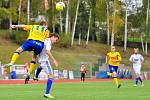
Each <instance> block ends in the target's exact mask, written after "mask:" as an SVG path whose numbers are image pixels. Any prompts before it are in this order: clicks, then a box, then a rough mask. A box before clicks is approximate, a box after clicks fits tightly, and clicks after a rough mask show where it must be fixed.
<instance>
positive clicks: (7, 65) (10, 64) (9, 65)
mask: <svg viewBox="0 0 150 100" xmlns="http://www.w3.org/2000/svg"><path fill="white" fill-rule="evenodd" d="M5 66H6V67H11V66H13V64H12V63H9V64H6V65H5Z"/></svg>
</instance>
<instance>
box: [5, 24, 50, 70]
mask: <svg viewBox="0 0 150 100" xmlns="http://www.w3.org/2000/svg"><path fill="white" fill-rule="evenodd" d="M12 28H22V29H23V30H26V31H29V36H28V38H27V40H26V41H25V42H24V43H23V44H22V46H20V47H19V48H18V49H17V50H16V51H15V52H14V54H13V56H12V58H11V61H10V63H9V64H8V65H7V66H12V65H13V64H14V63H15V62H16V60H17V59H18V57H19V55H20V54H21V53H22V52H24V51H33V52H34V54H33V56H32V60H31V62H30V69H29V73H32V72H33V70H34V69H35V64H36V58H37V55H38V54H40V53H41V51H42V49H43V48H44V39H45V38H47V37H49V31H48V29H47V22H46V21H41V22H40V25H12Z"/></svg>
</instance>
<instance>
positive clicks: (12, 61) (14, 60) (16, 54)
mask: <svg viewBox="0 0 150 100" xmlns="http://www.w3.org/2000/svg"><path fill="white" fill-rule="evenodd" d="M19 54H20V53H19V52H15V53H14V54H13V56H12V58H11V62H10V63H11V64H14V63H15V62H16V60H17V59H18V58H19Z"/></svg>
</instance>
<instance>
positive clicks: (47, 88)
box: [45, 78, 53, 94]
mask: <svg viewBox="0 0 150 100" xmlns="http://www.w3.org/2000/svg"><path fill="white" fill-rule="evenodd" d="M52 83H53V80H52V79H51V78H48V80H47V85H46V92H45V94H49V93H50V89H51V86H52Z"/></svg>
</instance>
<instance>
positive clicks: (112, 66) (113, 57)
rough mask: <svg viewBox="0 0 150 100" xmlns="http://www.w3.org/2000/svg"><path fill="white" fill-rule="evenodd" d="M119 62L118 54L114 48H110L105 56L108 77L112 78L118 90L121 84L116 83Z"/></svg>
mask: <svg viewBox="0 0 150 100" xmlns="http://www.w3.org/2000/svg"><path fill="white" fill-rule="evenodd" d="M121 60H122V58H121V56H120V53H119V52H116V48H115V46H112V47H111V51H110V52H109V53H107V55H106V64H108V66H109V71H110V72H109V73H108V75H109V76H111V77H113V78H114V81H115V84H116V86H117V87H118V88H120V86H121V84H119V82H118V78H117V71H118V66H119V63H120V61H121Z"/></svg>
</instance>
